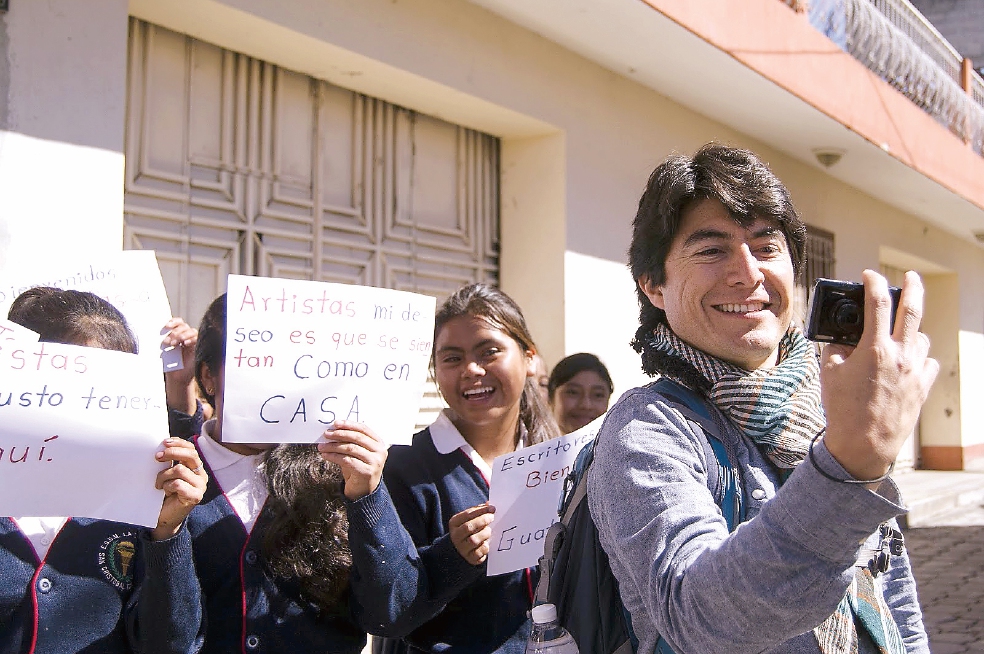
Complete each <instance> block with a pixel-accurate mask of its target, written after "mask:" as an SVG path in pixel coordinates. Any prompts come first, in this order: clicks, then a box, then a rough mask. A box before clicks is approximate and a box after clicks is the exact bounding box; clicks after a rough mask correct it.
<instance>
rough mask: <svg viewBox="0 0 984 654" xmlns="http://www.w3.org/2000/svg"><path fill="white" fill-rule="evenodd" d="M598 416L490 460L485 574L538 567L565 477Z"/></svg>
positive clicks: (594, 430) (598, 422)
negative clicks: (489, 525) (490, 516)
mask: <svg viewBox="0 0 984 654" xmlns="http://www.w3.org/2000/svg"><path fill="white" fill-rule="evenodd" d="M603 417H604V416H602V418H603ZM602 418H598V419H597V420H595V421H593V422H591V423H589V424H587V425H585V426H584V427H581V428H580V429H578V430H577V431H574V432H571V433H570V434H567V435H566V436H561V437H560V438H555V439H553V440H549V441H546V442H544V443H540V444H538V445H531V446H530V447H524V448H523V449H521V450H516V451H515V452H513V453H512V454H504V455H502V456H500V457H496V459H495V461H493V462H492V481H491V483H490V484H489V504H491V505H492V506H494V507H495V519H494V520H493V521H492V538H491V539H490V540H489V560H488V575H489V576H493V575H501V574H505V573H507V572H513V571H515V570H522V569H523V568H531V567H533V566H535V565H537V562H538V561H539V560H540V557H541V556H543V539H544V537H545V536H546V535H547V529H549V528H550V525H552V524H554V523H555V522H557V506H558V504H559V503H560V496H561V494H562V493H563V492H564V479H566V478H567V475H568V474H570V472H571V470H573V469H574V460H575V459H576V458H577V454H578V452H580V451H581V448H582V447H584V446H585V445H586V444H587V443H588V442H590V441H591V440H592V439H593V438H594V437H595V435H596V434H597V433H598V429H599V428H600V427H601V422H602Z"/></svg>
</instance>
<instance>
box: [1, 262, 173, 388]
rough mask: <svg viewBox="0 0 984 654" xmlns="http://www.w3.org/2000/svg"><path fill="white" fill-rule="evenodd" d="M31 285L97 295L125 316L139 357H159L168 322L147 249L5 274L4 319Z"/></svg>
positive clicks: (157, 273) (155, 269)
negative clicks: (165, 326) (134, 339)
mask: <svg viewBox="0 0 984 654" xmlns="http://www.w3.org/2000/svg"><path fill="white" fill-rule="evenodd" d="M34 286H54V287H55V288H60V289H62V290H76V291H88V292H90V293H94V294H96V295H98V296H99V297H101V298H103V299H104V300H106V301H108V302H109V303H110V304H112V305H113V306H114V307H116V308H117V309H119V311H120V313H122V314H123V316H124V317H126V321H127V323H128V324H129V325H130V329H131V330H132V331H133V334H134V336H136V337H137V344H138V346H139V349H140V354H141V355H142V356H149V357H154V358H157V359H160V357H161V340H162V339H163V338H164V336H163V334H162V333H161V332H162V330H163V327H164V323H166V322H167V321H168V320H170V319H171V306H170V304H169V302H168V299H167V291H165V289H164V281H163V279H162V278H161V271H160V268H158V266H157V257H156V256H154V252H153V251H152V250H126V251H123V252H119V253H116V254H111V255H100V258H99V260H98V261H92V262H88V261H87V262H85V263H64V262H63V263H58V264H55V265H51V264H45V265H44V267H37V268H34V269H32V270H28V271H18V272H17V273H16V275H6V276H5V277H4V278H3V279H2V280H0V315H2V317H4V318H6V317H7V312H8V310H9V309H10V304H11V303H12V302H13V301H14V299H15V298H16V297H17V296H18V295H20V294H21V293H23V292H24V291H26V290H27V289H29V288H32V287H34ZM162 365H163V364H162ZM165 369H166V368H165Z"/></svg>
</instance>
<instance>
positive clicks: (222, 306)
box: [195, 294, 352, 613]
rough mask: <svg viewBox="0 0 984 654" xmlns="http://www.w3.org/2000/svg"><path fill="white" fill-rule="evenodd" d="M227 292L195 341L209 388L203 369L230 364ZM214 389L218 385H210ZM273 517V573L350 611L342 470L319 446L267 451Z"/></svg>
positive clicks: (269, 537) (268, 551)
mask: <svg viewBox="0 0 984 654" xmlns="http://www.w3.org/2000/svg"><path fill="white" fill-rule="evenodd" d="M225 343H226V296H225V294H223V295H220V296H219V297H217V298H215V300H213V301H212V304H210V305H209V307H208V309H206V310H205V315H204V316H203V317H202V323H201V326H200V327H199V328H198V344H197V345H196V346H195V380H196V381H197V382H198V388H199V389H200V390H201V392H202V394H203V395H204V396H205V398H206V399H207V400H208V401H209V402H210V403H212V404H213V406H214V402H215V396H214V393H206V392H205V384H204V383H203V382H202V368H203V367H204V366H206V365H207V366H208V368H209V370H210V371H211V372H212V374H217V373H218V372H219V370H221V369H222V366H223V365H224V364H225V355H226V352H225ZM211 390H213V391H214V390H215V389H211ZM263 468H264V472H265V474H266V479H267V489H268V491H269V495H268V497H267V503H266V508H265V509H264V510H265V511H268V512H269V513H270V518H269V520H270V522H269V523H268V525H267V528H266V533H265V535H264V537H263V558H264V560H265V561H266V565H267V567H268V568H269V570H270V572H271V573H272V574H273V575H274V576H276V577H279V578H282V579H289V580H292V581H294V582H295V583H297V585H298V587H299V588H300V592H301V595H302V596H303V597H304V598H305V599H306V600H307V601H309V602H312V603H314V604H316V605H317V606H319V607H320V608H321V609H322V610H323V611H327V612H329V613H336V612H339V611H341V612H343V613H344V612H345V611H347V610H348V609H347V607H346V606H344V605H342V604H340V600H341V599H342V597H343V596H344V594H345V592H346V590H347V589H348V573H349V568H351V566H352V554H351V552H350V551H349V546H348V519H347V518H346V515H345V504H344V501H343V495H342V472H341V469H339V468H338V466H336V465H334V464H332V463H328V462H327V461H325V460H324V459H322V458H321V455H320V454H318V451H317V447H316V446H314V445H278V446H277V447H275V448H273V449H271V450H268V451H267V452H266V453H265V454H264V458H263Z"/></svg>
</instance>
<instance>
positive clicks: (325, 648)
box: [187, 452, 366, 654]
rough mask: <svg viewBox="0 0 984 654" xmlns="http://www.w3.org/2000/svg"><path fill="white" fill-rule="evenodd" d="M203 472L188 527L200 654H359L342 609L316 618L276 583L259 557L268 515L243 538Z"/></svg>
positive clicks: (290, 588)
mask: <svg viewBox="0 0 984 654" xmlns="http://www.w3.org/2000/svg"><path fill="white" fill-rule="evenodd" d="M199 454H201V452H199ZM202 460H203V461H204V458H203V459H202ZM205 465H206V469H207V470H208V474H209V481H208V488H207V489H206V491H205V497H204V498H203V499H202V502H201V503H200V504H199V505H198V506H196V507H195V508H194V509H192V511H191V515H189V516H188V521H187V524H188V530H189V532H191V540H192V549H193V550H194V555H195V567H196V569H197V573H198V580H199V582H200V584H201V592H202V602H203V604H204V608H205V612H204V620H205V622H206V625H205V646H204V649H202V650H201V651H202V652H222V653H223V654H225V653H227V652H243V653H244V654H258V653H260V652H304V653H315V652H331V653H332V654H358V653H359V652H360V651H361V650H362V648H363V647H364V646H365V642H366V635H365V632H364V631H363V630H361V629H359V628H358V627H357V626H356V624H355V622H354V621H353V619H352V615H351V611H350V608H349V606H348V603H347V602H342V603H340V604H339V606H338V607H337V610H335V611H323V610H319V609H318V608H317V607H316V606H315V605H314V604H312V603H310V602H308V601H306V600H304V599H303V598H302V597H301V593H300V589H299V588H298V586H297V584H296V583H295V582H293V581H292V580H284V579H275V578H274V577H273V576H272V575H271V574H270V573H269V572H268V570H267V566H266V562H265V560H264V556H263V551H262V544H263V535H264V533H265V530H266V528H267V525H268V524H269V520H270V517H271V514H270V513H269V511H267V510H266V508H264V509H263V510H262V511H261V512H260V515H259V517H258V518H257V519H256V523H255V524H254V526H253V530H252V532H251V533H247V532H246V528H245V527H244V526H243V523H242V521H241V520H240V519H239V517H238V516H237V515H236V513H235V510H234V509H233V508H232V505H231V504H230V503H229V500H228V499H227V498H226V496H225V494H224V493H223V492H222V489H221V488H219V485H218V484H217V483H216V482H215V479H214V477H213V475H212V471H211V469H210V468H208V463H207V462H206V464H205Z"/></svg>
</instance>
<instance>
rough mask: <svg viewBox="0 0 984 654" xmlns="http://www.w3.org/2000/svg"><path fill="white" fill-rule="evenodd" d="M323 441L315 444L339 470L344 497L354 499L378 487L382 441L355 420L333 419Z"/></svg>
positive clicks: (382, 456) (384, 453) (383, 460)
mask: <svg viewBox="0 0 984 654" xmlns="http://www.w3.org/2000/svg"><path fill="white" fill-rule="evenodd" d="M324 438H325V440H326V441H327V442H325V443H319V444H318V451H319V452H320V453H321V456H322V458H324V460H325V461H330V462H331V463H334V464H336V465H338V467H340V468H341V469H342V476H343V477H344V478H345V497H347V498H348V499H349V500H352V501H355V500H357V499H359V498H361V497H365V496H366V495H369V494H370V493H372V492H373V491H374V490H376V487H377V486H379V480H380V479H381V478H382V476H383V464H384V463H386V449H387V446H386V443H384V442H383V441H382V439H380V438H379V436H376V434H375V433H374V432H373V431H372V430H371V429H369V427H367V426H365V425H363V424H362V423H359V422H346V421H344V420H336V421H335V424H333V425H332V429H328V430H326V431H325V433H324Z"/></svg>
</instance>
